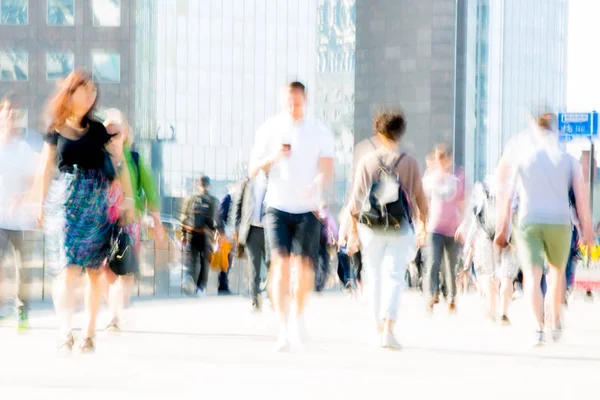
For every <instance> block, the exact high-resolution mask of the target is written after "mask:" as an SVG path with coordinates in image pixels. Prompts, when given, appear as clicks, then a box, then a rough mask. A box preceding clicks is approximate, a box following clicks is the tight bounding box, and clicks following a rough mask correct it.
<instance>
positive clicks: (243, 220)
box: [233, 173, 269, 312]
mask: <svg viewBox="0 0 600 400" xmlns="http://www.w3.org/2000/svg"><path fill="white" fill-rule="evenodd" d="M266 191H267V177H266V175H265V174H264V173H260V174H259V175H258V176H256V177H255V178H254V179H248V180H246V181H244V182H243V183H242V187H241V189H240V195H239V196H236V198H235V203H234V205H233V212H234V214H233V215H234V216H235V233H234V234H233V238H234V240H235V242H236V246H244V249H245V251H246V254H247V255H248V261H249V265H248V269H249V272H250V274H249V275H250V296H251V298H252V311H253V312H259V311H261V310H262V301H261V297H260V295H259V291H260V268H261V265H262V262H264V263H265V265H267V266H268V265H269V253H268V247H267V246H265V230H264V227H263V217H264V211H265V209H264V199H265V194H266Z"/></svg>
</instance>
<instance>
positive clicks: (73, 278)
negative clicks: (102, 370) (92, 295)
mask: <svg viewBox="0 0 600 400" xmlns="http://www.w3.org/2000/svg"><path fill="white" fill-rule="evenodd" d="M80 276H81V267H77V266H70V267H68V268H64V269H63V270H62V271H61V273H60V274H59V275H58V276H57V277H56V278H55V279H54V285H53V290H52V300H53V303H54V310H55V312H56V316H57V317H58V319H59V326H60V334H61V336H62V340H63V342H62V343H61V345H60V346H61V348H63V347H64V348H65V350H68V351H70V350H71V348H72V346H73V336H72V333H71V330H72V326H71V319H72V317H73V312H74V309H75V289H76V285H77V282H78V280H79V277H80Z"/></svg>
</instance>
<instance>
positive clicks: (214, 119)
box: [137, 0, 355, 215]
mask: <svg viewBox="0 0 600 400" xmlns="http://www.w3.org/2000/svg"><path fill="white" fill-rule="evenodd" d="M153 6H154V10H153V15H154V16H155V17H154V18H155V19H154V20H149V21H148V22H149V23H153V24H155V42H156V49H155V56H154V57H153V60H154V65H153V66H151V70H152V73H153V74H155V75H154V85H155V93H154V97H153V99H154V101H155V104H154V105H152V107H153V108H154V112H153V113H148V114H147V115H153V116H155V121H153V122H152V124H154V127H153V130H148V129H144V131H145V133H144V132H142V133H141V134H142V136H143V137H144V138H146V139H150V140H151V141H152V145H150V147H152V148H153V150H152V151H151V153H152V156H153V164H154V168H155V171H156V172H157V175H158V176H159V187H160V190H161V194H162V196H163V198H164V202H163V209H164V211H165V213H169V214H172V215H176V214H177V212H178V211H177V207H178V203H179V201H178V200H179V199H181V198H182V197H184V196H186V195H187V194H189V193H191V192H192V191H193V190H195V186H196V185H197V183H198V181H199V180H200V178H201V177H202V176H203V175H208V176H209V177H210V178H211V180H212V185H213V192H214V193H215V195H217V196H218V197H220V196H223V195H224V194H225V193H226V186H227V185H228V184H229V183H232V182H235V181H237V180H239V179H241V178H243V177H244V176H246V173H247V165H248V160H249V157H250V151H251V148H252V145H253V143H254V137H255V133H256V131H257V129H258V128H259V127H260V125H261V124H262V123H263V122H264V121H265V120H266V119H268V118H270V117H272V116H274V115H275V114H277V113H278V112H281V110H282V103H281V88H282V87H283V85H284V84H285V83H287V82H289V81H291V80H299V81H301V82H303V83H304V84H305V85H306V87H307V94H308V108H309V110H308V112H309V114H311V115H313V116H314V117H316V118H319V119H322V120H324V121H325V122H327V123H328V124H329V125H330V126H331V127H332V129H333V130H334V132H335V134H336V137H338V138H339V140H338V141H337V142H338V157H337V168H336V181H337V182H338V184H337V185H336V187H337V190H336V192H337V193H338V196H336V201H337V202H342V201H343V193H344V190H345V181H346V170H347V168H346V165H347V164H348V162H349V160H350V158H351V157H350V156H349V154H350V153H351V150H352V149H351V147H352V140H351V137H352V132H353V131H352V126H353V114H352V113H353V103H354V41H355V22H354V21H355V20H354V12H355V4H354V1H347V0H282V1H277V2H270V1H268V0H252V1H248V0H246V1H244V0H224V1H223V0H203V1H196V0H177V1H175V2H173V1H170V0H157V1H155V2H154V3H153ZM137 29H138V31H139V30H140V29H142V28H141V27H139V26H138V28H137ZM142 85H145V84H142ZM138 104H139V102H138ZM143 107H145V108H148V107H150V106H149V104H147V105H145V106H143ZM147 142H149V141H147Z"/></svg>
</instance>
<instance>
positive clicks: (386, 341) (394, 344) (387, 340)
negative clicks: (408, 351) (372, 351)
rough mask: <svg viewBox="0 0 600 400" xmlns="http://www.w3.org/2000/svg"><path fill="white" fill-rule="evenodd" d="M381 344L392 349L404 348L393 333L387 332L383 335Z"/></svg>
mask: <svg viewBox="0 0 600 400" xmlns="http://www.w3.org/2000/svg"><path fill="white" fill-rule="evenodd" d="M380 346H381V347H382V348H384V349H390V350H402V346H401V345H400V343H398V340H396V337H395V336H394V334H393V333H391V332H387V333H383V334H382V335H381V344H380Z"/></svg>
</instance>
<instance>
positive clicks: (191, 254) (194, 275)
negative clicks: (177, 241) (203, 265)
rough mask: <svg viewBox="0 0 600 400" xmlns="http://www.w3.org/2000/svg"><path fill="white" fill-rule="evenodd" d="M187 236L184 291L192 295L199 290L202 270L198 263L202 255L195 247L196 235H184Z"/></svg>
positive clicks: (184, 261)
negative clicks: (199, 278)
mask: <svg viewBox="0 0 600 400" xmlns="http://www.w3.org/2000/svg"><path fill="white" fill-rule="evenodd" d="M184 235H187V241H186V244H185V248H184V260H183V266H184V282H183V290H184V292H185V293H186V294H188V295H191V294H193V293H194V292H196V290H197V289H198V277H199V274H200V270H199V268H198V262H199V261H200V260H199V258H200V253H199V252H198V250H197V249H196V246H195V242H196V239H195V235H192V234H187V233H184Z"/></svg>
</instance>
